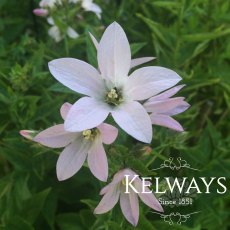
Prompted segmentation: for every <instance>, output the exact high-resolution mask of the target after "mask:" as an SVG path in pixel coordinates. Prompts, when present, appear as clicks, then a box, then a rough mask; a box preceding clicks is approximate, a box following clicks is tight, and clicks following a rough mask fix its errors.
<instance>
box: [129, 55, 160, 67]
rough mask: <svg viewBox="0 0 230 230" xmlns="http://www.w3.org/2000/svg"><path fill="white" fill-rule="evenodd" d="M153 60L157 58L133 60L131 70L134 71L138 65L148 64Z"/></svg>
mask: <svg viewBox="0 0 230 230" xmlns="http://www.w3.org/2000/svg"><path fill="white" fill-rule="evenodd" d="M153 59H156V58H155V57H142V58H135V59H132V60H131V65H130V69H132V68H134V67H136V66H138V65H141V64H144V63H146V62H149V61H152V60H153Z"/></svg>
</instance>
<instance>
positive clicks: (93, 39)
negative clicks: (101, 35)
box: [89, 32, 99, 50]
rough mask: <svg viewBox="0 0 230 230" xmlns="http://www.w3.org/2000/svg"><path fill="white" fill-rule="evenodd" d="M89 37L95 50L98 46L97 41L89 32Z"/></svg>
mask: <svg viewBox="0 0 230 230" xmlns="http://www.w3.org/2000/svg"><path fill="white" fill-rule="evenodd" d="M89 36H90V38H91V40H92V42H93V44H94V46H95V48H96V50H97V49H98V46H99V43H98V41H97V39H96V38H95V37H94V36H93V35H92V34H91V33H90V32H89Z"/></svg>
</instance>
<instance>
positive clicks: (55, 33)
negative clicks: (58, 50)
mask: <svg viewBox="0 0 230 230" xmlns="http://www.w3.org/2000/svg"><path fill="white" fill-rule="evenodd" d="M47 22H48V23H49V24H50V25H52V27H51V28H50V29H49V30H48V34H49V36H50V37H52V38H53V39H54V40H55V42H60V41H61V40H62V39H63V35H62V34H61V31H60V29H59V28H58V26H56V25H55V23H54V20H53V18H51V17H49V18H47ZM66 34H67V35H68V36H69V37H70V38H72V39H75V38H78V37H79V34H78V33H77V32H76V31H75V30H74V29H73V28H72V27H70V26H69V27H68V28H67V30H66Z"/></svg>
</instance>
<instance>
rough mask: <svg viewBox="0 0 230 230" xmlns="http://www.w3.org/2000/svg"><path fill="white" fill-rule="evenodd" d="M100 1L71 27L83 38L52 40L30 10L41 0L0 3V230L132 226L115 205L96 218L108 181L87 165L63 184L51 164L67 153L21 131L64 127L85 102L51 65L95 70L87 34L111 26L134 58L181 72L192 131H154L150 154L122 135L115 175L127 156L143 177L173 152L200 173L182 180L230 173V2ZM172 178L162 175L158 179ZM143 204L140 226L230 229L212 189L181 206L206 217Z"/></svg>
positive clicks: (229, 199) (228, 203) (229, 216)
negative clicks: (64, 112) (165, 216)
mask: <svg viewBox="0 0 230 230" xmlns="http://www.w3.org/2000/svg"><path fill="white" fill-rule="evenodd" d="M95 2H96V3H97V4H98V5H100V7H101V8H102V19H101V20H99V19H98V18H97V17H96V16H95V15H94V14H93V13H86V12H83V15H82V18H80V19H79V18H76V20H75V21H73V22H72V24H71V26H73V27H74V28H75V29H76V30H77V31H78V32H79V34H80V37H79V38H78V39H69V38H67V39H65V40H63V41H61V42H60V43H55V42H54V41H53V40H52V38H50V37H49V36H48V35H47V29H48V27H49V26H48V24H47V23H46V20H45V19H44V18H39V17H36V16H35V15H33V14H32V10H33V9H34V8H37V6H38V3H39V1H32V0H26V1H25V0H18V1H15V0H1V1H0V106H1V110H0V229H4V230H32V229H38V230H46V229H47V230H49V229H51V230H52V229H60V230H87V229H92V230H94V229H95V230H96V229H98V230H99V229H108V230H113V229H114V230H119V229H134V228H133V227H132V226H131V225H130V224H128V223H127V222H126V221H125V219H124V218H123V217H122V215H121V212H120V208H119V206H118V205H117V206H116V208H115V209H114V210H113V211H111V212H109V213H107V214H104V215H100V216H95V215H93V209H94V208H95V207H96V205H97V203H98V202H99V200H100V197H99V195H98V194H99V191H100V189H101V188H102V186H104V185H105V184H103V183H100V182H98V181H97V180H96V179H95V178H94V177H93V176H92V175H91V173H90V172H89V170H88V168H87V167H83V168H82V169H81V170H80V172H79V173H77V174H76V175H75V176H74V177H72V178H71V179H69V180H67V181H64V182H58V181H57V178H56V174H55V173H56V171H55V165H56V161H57V158H58V154H59V153H60V151H61V150H59V151H58V150H55V151H54V150H52V149H48V148H45V147H42V146H40V145H38V144H36V143H32V142H30V141H28V140H26V139H24V138H23V137H21V136H20V135H19V130H21V129H34V130H43V129H45V128H47V127H50V126H52V125H53V124H54V123H60V122H61V117H60V114H59V108H60V106H61V105H62V104H63V103H64V102H66V101H68V102H70V103H73V102H75V101H76V100H77V99H78V98H79V95H77V94H76V93H73V92H71V91H70V90H68V89H67V88H65V87H63V86H61V85H60V84H59V83H57V82H56V81H55V79H54V78H53V77H52V76H51V74H50V73H49V71H48V67H47V63H48V62H49V61H50V60H52V59H55V58H60V57H66V56H71V57H75V58H78V59H82V60H85V61H87V62H90V63H91V64H93V65H95V66H96V62H95V49H94V47H93V45H92V43H91V41H90V39H89V36H88V31H90V32H92V33H93V34H94V35H95V36H96V38H97V39H100V37H101V35H102V33H103V31H104V28H105V27H106V26H108V25H109V24H110V23H111V22H113V21H114V20H116V21H118V22H119V23H120V24H121V26H122V27H123V28H124V30H125V31H126V33H127V36H128V39H129V41H130V43H131V44H132V53H133V56H134V57H143V56H156V57H157V59H156V60H154V61H152V62H151V63H150V64H149V65H160V66H164V67H167V68H171V69H173V70H175V71H177V72H178V73H179V74H180V75H181V76H182V78H183V81H182V83H184V84H186V85H187V86H186V87H185V88H184V89H183V90H182V91H181V93H180V95H182V96H185V97H186V98H187V101H188V102H189V103H190V104H191V107H190V109H189V110H188V111H186V112H185V113H183V114H181V115H179V116H176V119H177V120H178V121H179V122H180V123H181V124H182V125H183V127H184V128H185V130H186V132H184V133H181V134H178V133H175V132H173V131H170V130H168V129H166V128H159V127H154V139H153V141H152V144H151V147H152V149H153V151H152V152H151V153H149V154H144V156H143V154H142V152H141V151H140V149H141V148H140V146H141V145H140V144H138V143H136V142H135V141H134V140H132V139H129V138H128V139H127V138H126V136H125V135H122V133H121V135H120V136H119V138H118V140H117V141H116V143H115V145H114V146H109V147H107V153H108V158H109V165H110V176H112V174H113V173H114V172H115V171H116V169H118V168H119V167H120V164H119V161H120V160H121V159H122V158H127V159H129V163H128V166H129V167H132V168H133V169H134V170H136V171H137V172H139V173H140V174H143V175H145V176H147V174H148V173H150V171H149V170H151V169H152V168H157V167H158V166H159V164H161V163H162V162H163V160H164V159H167V158H168V157H169V156H174V157H176V156H181V157H182V158H183V159H186V160H187V161H188V163H189V164H190V165H191V166H192V167H194V168H199V169H200V170H201V171H199V172H194V171H189V170H185V171H182V172H180V175H186V176H188V177H192V176H195V177H199V176H203V177H211V176H212V177H221V176H224V177H226V178H229V177H230V150H229V149H230V135H229V130H230V122H229V121H230V119H229V117H230V1H226V0H215V1H214V0H174V1H169V0H168V1H154V0H104V1H103V0H98V1H95ZM130 150H132V151H131V152H130ZM131 154H133V155H131ZM133 159H134V160H133ZM138 159H139V161H138ZM147 167H148V169H147ZM169 173H170V171H167V170H161V174H160V175H158V176H160V177H163V176H170V175H169ZM227 184H228V188H229V181H228V182H227ZM140 207H141V208H140V209H141V214H140V220H139V224H138V226H137V228H136V229H140V230H148V229H149V230H150V229H153V230H154V229H157V230H158V229H182V230H188V229H191V230H192V229H193V230H201V229H208V230H216V229H220V230H227V229H229V228H230V194H229V192H227V193H226V194H224V195H218V194H216V191H215V188H214V189H213V191H212V193H211V194H205V195H204V194H201V195H199V196H198V197H197V198H196V199H195V202H194V204H193V206H192V207H189V209H184V208H183V207H182V208H179V209H178V210H180V211H181V213H185V214H186V213H187V212H188V210H189V211H190V212H194V211H200V213H198V214H196V215H193V216H192V217H191V218H190V219H189V220H188V221H187V222H186V223H184V224H182V225H181V226H180V225H172V226H169V225H168V223H165V222H164V221H163V220H162V219H161V218H160V217H159V216H158V215H155V214H152V213H151V212H149V209H148V208H147V207H146V206H144V205H143V204H140ZM190 209H191V210H190ZM165 210H166V211H167V212H168V213H170V212H171V211H172V210H171V209H170V207H168V208H167V207H166V209H165Z"/></svg>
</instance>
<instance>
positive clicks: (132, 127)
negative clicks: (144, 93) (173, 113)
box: [112, 101, 152, 143]
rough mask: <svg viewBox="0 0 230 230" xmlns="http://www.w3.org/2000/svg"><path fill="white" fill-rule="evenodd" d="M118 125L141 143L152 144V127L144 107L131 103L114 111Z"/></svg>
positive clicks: (113, 114)
mask: <svg viewBox="0 0 230 230" xmlns="http://www.w3.org/2000/svg"><path fill="white" fill-rule="evenodd" d="M112 116H113V118H114V120H115V121H116V122H117V124H118V125H119V126H120V127H121V128H122V129H123V130H124V131H125V132H127V133H128V134H129V135H131V136H132V137H134V138H136V139H137V140H139V141H143V142H146V143H150V142H151V140H152V125H151V120H150V117H149V115H148V114H147V112H146V110H145V109H144V107H143V106H142V105H141V104H140V103H138V102H136V101H131V102H128V103H126V104H123V105H121V106H120V107H118V108H117V109H116V110H114V111H112Z"/></svg>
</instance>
